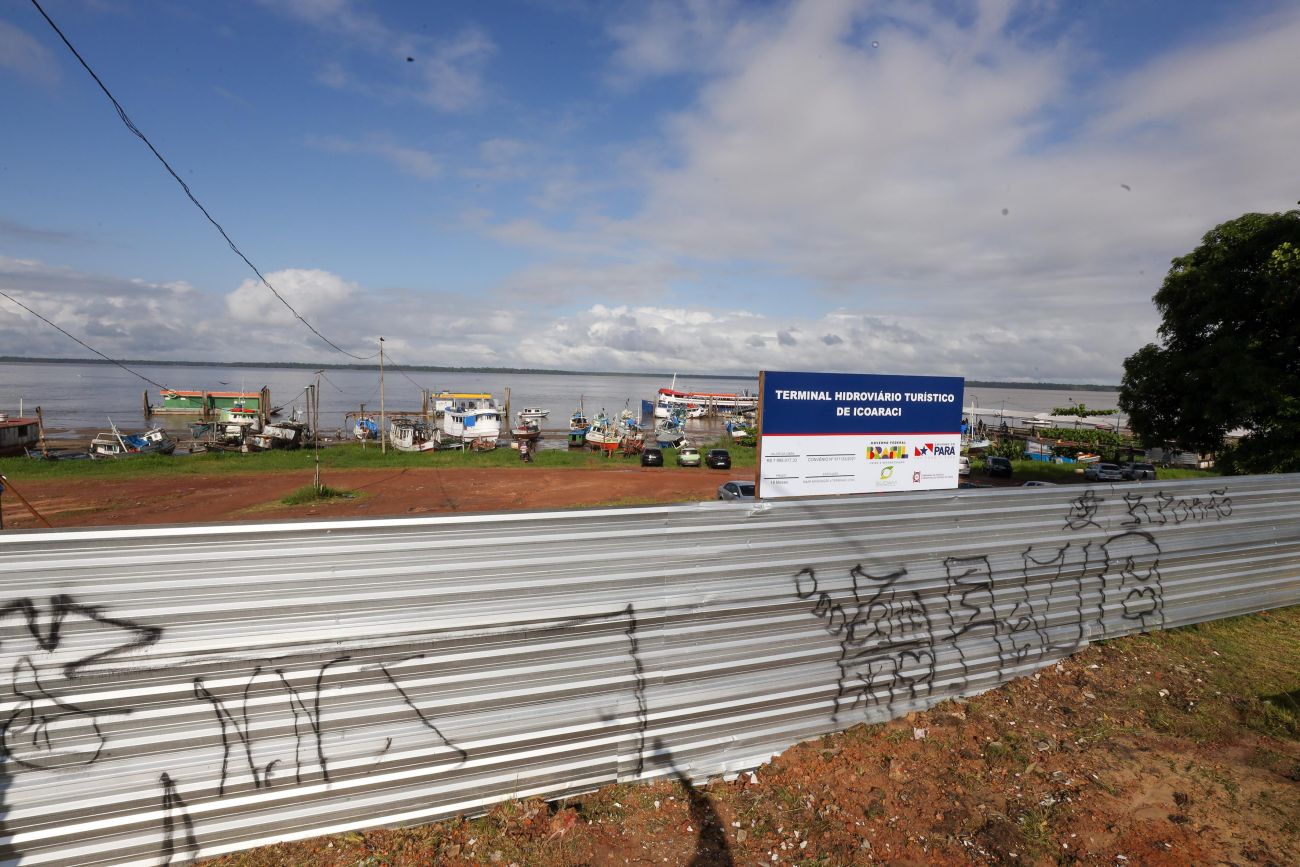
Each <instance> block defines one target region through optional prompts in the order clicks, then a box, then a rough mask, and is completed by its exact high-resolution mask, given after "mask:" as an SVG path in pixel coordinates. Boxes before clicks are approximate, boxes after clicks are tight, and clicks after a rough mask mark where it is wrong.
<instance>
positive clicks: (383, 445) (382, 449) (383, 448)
mask: <svg viewBox="0 0 1300 867" xmlns="http://www.w3.org/2000/svg"><path fill="white" fill-rule="evenodd" d="M387 426H388V422H387V421H386V420H385V417H384V338H382V337H381V338H379V453H380V454H381V455H386V454H388V449H387V441H386V440H385V438H384V434H386V433H387V431H386V430H384V428H386V427H387Z"/></svg>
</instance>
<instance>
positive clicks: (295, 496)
mask: <svg viewBox="0 0 1300 867" xmlns="http://www.w3.org/2000/svg"><path fill="white" fill-rule="evenodd" d="M355 496H357V494H356V492H355V491H345V490H342V489H340V488H331V487H329V486H328V485H321V486H320V488H319V489H318V488H317V487H316V486H315V485H304V486H303V487H301V488H299V489H298V490H296V491H291V492H290V493H288V494H286V495H284V496H283V497H281V498H280V502H281V503H283V504H284V505H286V506H303V505H306V504H308V503H319V502H322V501H325V500H350V499H352V498H353V497H355Z"/></svg>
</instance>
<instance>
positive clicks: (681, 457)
mask: <svg viewBox="0 0 1300 867" xmlns="http://www.w3.org/2000/svg"><path fill="white" fill-rule="evenodd" d="M699 465H700V450H699V449H697V448H693V447H691V446H687V447H686V448H684V449H679V450H678V451H677V466H679V467H698V466H699Z"/></svg>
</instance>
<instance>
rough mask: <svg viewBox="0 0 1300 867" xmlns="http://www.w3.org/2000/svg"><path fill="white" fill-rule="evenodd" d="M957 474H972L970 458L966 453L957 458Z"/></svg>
mask: <svg viewBox="0 0 1300 867" xmlns="http://www.w3.org/2000/svg"><path fill="white" fill-rule="evenodd" d="M957 475H959V476H969V475H970V458H968V457H966V456H965V455H962V456H960V457H959V458H957Z"/></svg>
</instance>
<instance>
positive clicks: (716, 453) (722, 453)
mask: <svg viewBox="0 0 1300 867" xmlns="http://www.w3.org/2000/svg"><path fill="white" fill-rule="evenodd" d="M704 463H705V465H706V466H709V467H711V468H713V469H715V470H729V469H731V452H729V451H727V450H726V449H709V453H708V454H707V455H705V456H704Z"/></svg>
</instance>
